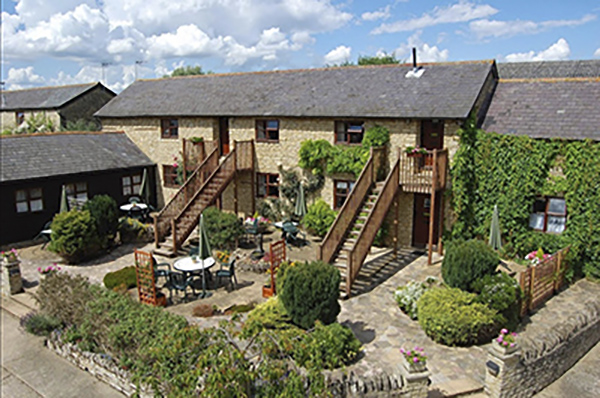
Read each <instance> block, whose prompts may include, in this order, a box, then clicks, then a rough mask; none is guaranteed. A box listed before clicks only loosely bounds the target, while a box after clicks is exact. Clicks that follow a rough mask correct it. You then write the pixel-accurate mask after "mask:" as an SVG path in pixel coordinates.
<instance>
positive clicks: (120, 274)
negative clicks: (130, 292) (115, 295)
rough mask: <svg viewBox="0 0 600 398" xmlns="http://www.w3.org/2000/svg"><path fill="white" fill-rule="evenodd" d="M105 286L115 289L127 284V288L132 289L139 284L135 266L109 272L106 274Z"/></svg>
mask: <svg viewBox="0 0 600 398" xmlns="http://www.w3.org/2000/svg"><path fill="white" fill-rule="evenodd" d="M102 281H103V282H104V286H105V287H106V288H107V289H110V290H113V289H114V288H115V287H117V286H119V285H122V284H123V285H125V286H126V288H127V289H131V288H133V287H136V286H137V276H136V273H135V267H134V266H129V267H125V268H123V269H120V270H118V271H115V272H108V273H107V274H106V275H104V279H103V280H102Z"/></svg>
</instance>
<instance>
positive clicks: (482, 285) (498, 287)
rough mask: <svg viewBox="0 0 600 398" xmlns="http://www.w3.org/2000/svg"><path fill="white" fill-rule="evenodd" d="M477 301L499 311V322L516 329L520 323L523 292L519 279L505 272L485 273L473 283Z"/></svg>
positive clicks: (510, 328) (508, 327)
mask: <svg viewBox="0 0 600 398" xmlns="http://www.w3.org/2000/svg"><path fill="white" fill-rule="evenodd" d="M473 291H474V292H475V293H477V294H478V296H477V302H478V303H483V304H485V305H487V306H488V307H489V308H491V309H493V310H495V311H497V312H498V323H499V324H500V325H501V326H503V327H505V328H507V329H509V330H515V329H516V327H517V325H518V324H519V318H520V312H521V300H522V294H523V293H522V292H521V287H520V286H519V284H518V283H517V281H516V280H515V279H514V278H512V277H511V276H509V275H508V274H506V273H504V272H499V273H497V274H495V275H485V276H484V277H483V278H481V279H478V280H477V281H475V282H474V283H473Z"/></svg>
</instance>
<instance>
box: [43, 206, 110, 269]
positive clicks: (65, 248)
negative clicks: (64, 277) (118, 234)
mask: <svg viewBox="0 0 600 398" xmlns="http://www.w3.org/2000/svg"><path fill="white" fill-rule="evenodd" d="M51 239H52V240H51V242H50V244H49V245H48V248H49V249H50V250H51V251H53V252H55V253H58V254H59V255H60V256H61V257H63V258H64V259H65V260H66V261H67V262H69V263H77V262H79V261H81V260H84V259H86V258H89V257H91V256H92V255H94V254H96V253H97V252H98V251H99V249H100V246H101V245H100V243H101V241H100V238H99V236H98V230H97V229H96V224H95V222H94V220H93V219H92V216H91V214H90V212H89V211H87V210H84V211H79V210H71V211H67V212H63V213H59V214H57V215H55V216H54V219H53V220H52V235H51Z"/></svg>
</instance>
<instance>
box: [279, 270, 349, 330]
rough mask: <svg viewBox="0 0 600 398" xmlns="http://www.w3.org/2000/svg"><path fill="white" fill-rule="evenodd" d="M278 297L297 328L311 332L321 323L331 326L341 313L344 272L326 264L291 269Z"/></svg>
mask: <svg viewBox="0 0 600 398" xmlns="http://www.w3.org/2000/svg"><path fill="white" fill-rule="evenodd" d="M278 293H279V298H280V299H281V302H282V303H283V305H284V307H285V309H286V311H287V313H288V314H289V315H290V317H291V318H292V322H294V323H295V324H296V325H298V326H300V327H302V328H304V329H309V328H311V327H313V325H314V324H315V321H317V320H319V321H321V322H323V323H324V324H326V325H328V324H330V323H332V322H335V319H336V317H337V315H338V314H339V313H340V304H339V302H338V297H339V295H340V272H339V271H338V269H337V268H335V267H334V266H333V265H330V264H325V263H324V262H322V261H314V262H311V263H304V264H298V265H296V266H294V267H289V268H288V269H287V271H286V273H285V286H284V288H283V290H282V291H280V292H278Z"/></svg>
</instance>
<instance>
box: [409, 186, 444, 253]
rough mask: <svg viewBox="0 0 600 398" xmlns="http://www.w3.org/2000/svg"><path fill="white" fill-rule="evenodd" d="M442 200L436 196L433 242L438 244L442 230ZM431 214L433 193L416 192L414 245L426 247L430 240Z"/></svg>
mask: <svg viewBox="0 0 600 398" xmlns="http://www.w3.org/2000/svg"><path fill="white" fill-rule="evenodd" d="M440 202H441V201H440V200H439V198H436V203H435V214H434V217H435V218H434V223H433V244H434V245H435V244H437V242H438V235H439V230H440V225H439V224H440V223H439V220H440ZM430 216H431V195H429V194H424V193H416V194H415V204H414V212H413V235H412V236H413V239H412V244H413V246H414V247H425V246H426V245H427V241H428V240H429V217H430Z"/></svg>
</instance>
